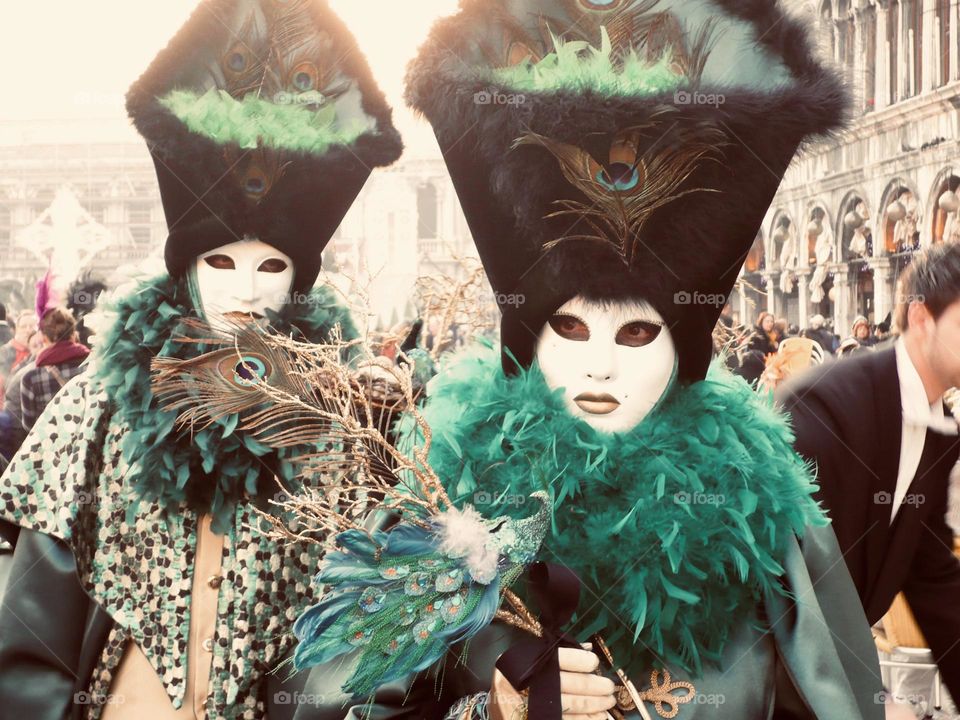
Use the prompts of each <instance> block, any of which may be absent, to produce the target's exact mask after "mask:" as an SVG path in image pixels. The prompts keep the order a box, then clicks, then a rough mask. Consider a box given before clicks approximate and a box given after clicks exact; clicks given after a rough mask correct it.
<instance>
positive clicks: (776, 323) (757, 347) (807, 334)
mask: <svg viewBox="0 0 960 720" xmlns="http://www.w3.org/2000/svg"><path fill="white" fill-rule="evenodd" d="M721 322H722V323H724V325H726V327H727V328H728V329H729V330H730V331H731V332H733V333H734V334H735V339H734V341H733V342H731V343H729V345H730V346H731V348H732V349H731V351H730V353H729V355H728V357H727V366H728V367H729V368H730V369H731V370H732V371H733V372H734V373H736V374H738V375H740V376H741V377H743V378H744V379H745V380H747V381H748V382H750V383H757V382H758V381H759V380H760V378H761V376H762V375H763V373H764V370H765V369H766V368H767V366H768V364H769V362H770V359H771V357H775V356H776V355H777V354H778V353H780V352H781V345H782V344H783V343H784V342H785V341H788V340H790V339H791V338H805V339H807V340H812V341H813V342H814V343H816V349H815V350H814V351H813V352H814V355H815V357H816V358H818V359H819V358H823V361H825V362H830V361H831V360H832V359H840V358H845V357H850V356H852V355H856V354H858V353H863V352H871V351H873V350H874V349H876V348H878V347H881V346H883V347H886V346H887V345H889V344H891V343H892V342H893V340H894V335H893V333H892V332H891V327H890V317H889V316H887V318H885V319H884V320H883V321H882V322H880V323H877V324H876V325H872V324H871V323H870V321H869V320H867V318H866V317H864V316H863V315H858V316H857V317H856V318H855V319H854V321H853V324H852V325H851V326H850V332H849V334H846V335H843V336H841V335H840V334H838V333H837V332H836V331H835V328H834V327H833V324H832V322H831V321H829V320H827V319H826V318H824V317H823V315H819V314H817V315H813V316H811V317H810V320H809V324H808V326H807V327H805V328H802V329H801V328H799V327H797V326H796V325H793V324H791V323H789V322H788V321H787V320H786V319H784V318H777V317H775V316H774V315H773V314H772V313H770V312H766V311H764V312H761V313H760V314H759V315H758V316H757V321H756V323H755V324H754V325H753V326H752V327H750V326H742V327H739V328H737V327H735V325H734V322H733V317H732V313H731V311H730V308H729V306H727V308H725V309H724V313H723V314H722V315H721ZM805 346H806V347H810V346H809V344H807V345H805Z"/></svg>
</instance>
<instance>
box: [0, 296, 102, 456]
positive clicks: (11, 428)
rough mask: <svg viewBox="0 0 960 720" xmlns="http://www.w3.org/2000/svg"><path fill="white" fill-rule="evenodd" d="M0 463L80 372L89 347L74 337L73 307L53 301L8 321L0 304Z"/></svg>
mask: <svg viewBox="0 0 960 720" xmlns="http://www.w3.org/2000/svg"><path fill="white" fill-rule="evenodd" d="M0 340H2V341H3V342H2V344H0V468H2V467H3V465H5V464H6V462H7V461H9V459H10V458H11V457H12V456H13V454H14V453H15V452H16V451H17V449H18V448H19V447H20V444H21V443H22V442H23V439H24V438H25V437H26V435H27V433H28V432H29V430H30V428H32V427H33V425H34V423H36V421H37V418H39V417H40V415H41V413H42V412H43V409H44V408H45V407H46V406H47V403H49V402H50V401H51V400H52V399H53V397H54V396H55V395H56V394H57V392H59V390H60V388H61V387H63V386H64V385H65V384H66V382H67V381H68V380H69V379H70V378H72V377H74V376H75V375H77V374H79V373H80V372H81V369H82V368H81V366H82V363H83V361H84V360H85V359H86V357H87V355H88V354H89V353H90V350H89V348H87V346H86V345H84V344H82V343H80V342H79V334H78V327H77V319H76V318H75V316H74V313H73V311H72V310H70V309H69V308H67V307H62V306H57V307H53V308H50V309H49V310H47V311H46V312H44V314H43V317H42V318H38V317H37V313H36V312H34V311H33V310H23V311H21V312H19V313H17V315H16V317H15V318H14V319H13V322H12V324H11V322H10V321H9V320H8V319H7V309H6V308H5V307H4V306H3V305H2V304H0Z"/></svg>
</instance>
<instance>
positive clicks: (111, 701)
mask: <svg viewBox="0 0 960 720" xmlns="http://www.w3.org/2000/svg"><path fill="white" fill-rule="evenodd" d="M126 701H127V700H126V697H124V696H123V695H100V694H97V693H90V692H85V691H81V692H76V693H74V694H73V704H74V705H123V704H124V703H125V702H126Z"/></svg>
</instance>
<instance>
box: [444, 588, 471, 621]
mask: <svg viewBox="0 0 960 720" xmlns="http://www.w3.org/2000/svg"><path fill="white" fill-rule="evenodd" d="M465 600H466V598H465V597H464V595H463V593H457V594H456V595H454V596H453V597H452V598H450V599H449V600H447V602H446V603H445V604H444V606H443V609H442V610H441V611H440V615H441V617H443V621H444V622H445V623H447V624H450V623H455V622H456V621H457V620H459V619H460V618H461V617H463V615H464V613H465V612H466V610H467V603H466V602H465Z"/></svg>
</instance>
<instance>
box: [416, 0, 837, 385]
mask: <svg viewBox="0 0 960 720" xmlns="http://www.w3.org/2000/svg"><path fill="white" fill-rule="evenodd" d="M407 96H408V101H409V102H410V104H411V105H412V106H413V107H414V108H415V109H416V110H418V111H419V112H421V113H422V114H423V115H425V116H426V118H427V119H428V120H429V121H430V122H431V124H432V125H433V128H434V131H435V132H436V135H437V138H438V140H439V142H440V147H441V150H442V151H443V154H444V157H445V159H446V162H447V166H448V168H449V170H450V173H451V175H452V177H453V181H454V184H455V186H456V189H457V193H458V195H459V197H460V201H461V204H462V205H463V209H464V212H465V213H466V217H467V221H468V223H469V225H470V229H471V232H472V234H473V236H474V240H475V242H476V244H477V247H478V250H479V252H480V257H481V259H482V261H483V264H484V267H485V269H486V271H487V275H488V277H489V279H490V281H491V284H492V285H493V287H494V289H495V291H496V292H497V293H498V296H499V297H502V298H504V299H505V300H506V301H507V302H505V303H504V304H502V305H501V310H502V313H503V324H502V329H501V332H502V339H503V346H504V350H505V368H506V369H507V370H508V371H509V370H510V369H511V360H510V357H511V356H512V357H514V358H516V360H517V361H518V362H519V363H520V364H521V365H529V363H530V362H532V360H533V353H534V348H535V346H536V337H537V335H538V334H539V332H540V330H541V329H542V327H543V326H544V324H545V322H546V321H547V320H548V319H549V317H550V315H551V314H552V313H553V312H554V311H555V310H556V309H557V308H558V307H559V306H560V305H562V304H563V303H565V302H566V301H567V300H569V299H571V298H572V297H574V296H575V295H583V296H585V297H587V298H590V299H595V300H603V299H626V298H631V299H643V300H646V301H648V302H650V303H651V304H652V305H653V306H654V307H655V308H656V309H657V310H658V311H659V312H660V313H661V314H662V315H663V316H664V317H665V318H666V320H667V321H668V323H669V324H670V326H671V332H672V334H673V336H674V340H675V342H676V345H677V348H678V352H679V354H680V365H679V375H680V378H681V379H683V380H685V381H691V380H696V379H700V378H702V377H703V376H704V374H705V373H706V369H707V366H708V364H709V360H710V356H711V351H712V343H711V331H712V329H713V326H714V324H715V322H716V320H717V317H718V315H719V313H720V310H721V309H722V306H723V304H724V299H725V298H726V297H727V295H728V294H729V292H730V290H731V288H732V287H733V285H734V283H735V281H736V278H737V274H738V271H739V269H740V266H741V265H742V263H743V261H744V258H745V257H746V255H747V252H748V251H749V249H750V247H751V245H752V244H753V241H754V239H755V238H756V235H757V231H758V229H759V227H760V225H761V223H762V220H763V216H764V214H765V212H766V210H767V208H768V206H769V204H770V202H771V200H772V198H773V196H774V193H775V192H776V190H777V187H778V186H779V184H780V181H781V179H782V177H783V174H784V172H785V171H786V168H787V166H788V165H789V163H790V161H791V159H792V158H793V156H794V154H795V153H796V151H797V149H798V148H799V147H800V146H801V145H802V144H803V143H804V142H806V141H807V140H809V139H810V138H811V137H813V136H817V135H822V134H824V133H829V132H831V131H834V130H836V129H838V128H839V127H840V126H841V125H842V123H843V119H844V115H845V111H846V107H847V102H848V99H847V93H846V91H845V89H844V86H843V84H842V83H841V82H840V81H839V80H838V79H837V77H836V76H835V74H834V73H833V72H832V71H831V70H829V69H827V68H825V67H823V66H822V65H820V64H819V63H818V62H817V61H816V59H815V58H814V55H813V52H812V49H811V46H810V43H809V40H808V36H807V32H806V30H805V29H804V27H803V26H802V25H801V24H799V23H798V22H797V21H796V20H795V19H792V18H789V17H787V16H785V15H784V13H783V12H782V11H781V9H780V8H779V6H778V4H777V3H776V2H775V1H774V0H462V1H461V8H460V12H459V13H458V14H457V15H455V16H453V17H450V18H447V19H444V20H442V21H440V22H439V23H438V24H437V25H436V26H435V27H434V29H433V31H432V33H431V35H430V37H429V39H428V40H427V42H426V44H425V45H424V47H423V48H422V49H421V51H420V54H419V56H418V57H417V58H416V59H415V60H414V62H413V63H412V65H411V67H410V71H409V75H408V87H407Z"/></svg>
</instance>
